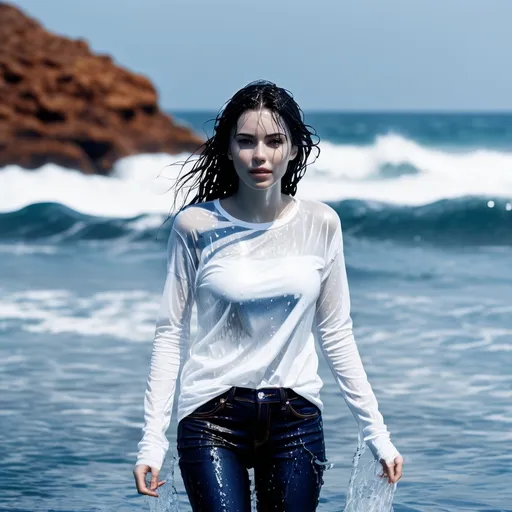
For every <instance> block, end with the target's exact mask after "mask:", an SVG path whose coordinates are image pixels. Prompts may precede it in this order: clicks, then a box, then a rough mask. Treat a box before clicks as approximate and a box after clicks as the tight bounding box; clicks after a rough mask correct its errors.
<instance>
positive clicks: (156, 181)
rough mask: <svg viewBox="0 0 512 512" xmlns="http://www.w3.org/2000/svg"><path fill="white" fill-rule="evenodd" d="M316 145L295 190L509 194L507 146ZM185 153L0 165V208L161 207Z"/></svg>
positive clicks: (396, 196)
mask: <svg viewBox="0 0 512 512" xmlns="http://www.w3.org/2000/svg"><path fill="white" fill-rule="evenodd" d="M321 150H322V153H321V155H320V157H319V158H318V160H317V161H316V162H315V163H314V164H312V165H311V166H310V168H309V169H308V172H307V174H306V176H305V177H304V179H303V182H301V184H299V188H298V196H299V197H302V198H310V199H316V200H324V201H335V200H341V199H349V198H350V199H365V200H378V201H385V202H390V203H395V204H406V205H420V204H427V203H430V202H433V201H436V200H438V199H444V198H456V197H462V196H468V195H474V196H486V197H489V198H497V197H505V198H512V153H506V152H499V151H491V150H484V149H475V150H468V151H465V152H461V151H458V152H448V151H444V150H441V149H436V148H428V147H424V146H421V145H420V144H418V143H416V142H414V141H412V140H409V139H406V138H404V137H401V136H399V135H394V134H389V135H384V136H380V137H378V138H377V139H376V141H375V143H374V144H371V145H366V146H356V145H354V146H350V145H336V144H332V143H329V142H323V143H322V145H321ZM187 156H188V155H185V154H183V155H178V156H170V155H167V154H153V155H138V156H133V157H129V158H125V159H123V160H120V161H119V162H118V163H117V164H116V166H115V168H114V169H113V173H112V175H111V176H110V177H108V178H107V177H103V176H85V175H83V174H81V173H79V172H76V171H70V170H67V169H63V168H61V167H59V166H57V165H53V164H49V165H45V166H44V167H41V168H40V169H38V170H34V171H27V170H24V169H21V168H19V167H17V166H8V167H5V168H4V169H2V170H0V211H1V212H8V211H15V210H18V209H19V208H22V207H24V206H27V205H30V204H33V203H38V202H57V203H61V204H64V205H66V206H68V207H70V208H73V209H74V210H77V211H79V212H81V213H86V214H92V215H100V216H108V217H130V216H135V215H138V214H143V213H162V214H167V213H169V210H170V208H171V206H172V202H173V201H172V200H173V194H172V191H171V192H169V193H164V192H166V191H168V190H169V189H170V188H171V187H172V185H173V184H174V180H175V178H176V177H177V174H178V170H179V168H180V167H179V166H178V165H171V164H176V163H177V162H180V161H184V160H185V158H186V157H187ZM169 166H170V167H169ZM401 166H405V171H402V170H400V169H401ZM389 167H391V168H394V169H395V171H393V173H392V174H390V173H389V172H387V171H386V169H389ZM187 169H190V166H188V167H187V168H186V170H187ZM411 169H412V170H411ZM157 177H158V178H157ZM180 202H181V200H180V198H178V204H180Z"/></svg>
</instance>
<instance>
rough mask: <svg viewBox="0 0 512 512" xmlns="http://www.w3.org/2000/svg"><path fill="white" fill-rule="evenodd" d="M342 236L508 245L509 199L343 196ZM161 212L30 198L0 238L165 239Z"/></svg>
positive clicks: (511, 231) (511, 229)
mask: <svg viewBox="0 0 512 512" xmlns="http://www.w3.org/2000/svg"><path fill="white" fill-rule="evenodd" d="M330 204H331V206H332V207H333V208H334V209H335V210H336V211H337V212H338V215H339V216H340V218H341V219H342V223H343V229H344V233H345V235H346V236H347V237H356V238H367V239H372V240H390V241H397V242H403V243H422V242H427V243H436V244H443V245H468V244H469V245H497V246H503V245H507V246H508V245H512V204H511V203H510V202H507V201H506V200H496V201H490V200H487V199H485V198H479V197H466V198H458V199H446V200H441V201H437V202H435V203H432V204H428V205H424V206H404V205H393V204H385V203H380V202H375V201H361V200H345V201H338V202H334V203H330ZM169 218H170V217H169V216H167V215H162V214H144V215H137V216H135V217H131V218H124V219H123V218H108V217H98V216H92V215H84V214H82V213H79V212H77V211H75V210H72V209H70V208H68V207H66V206H64V205H60V204H55V203H39V204H33V205H30V206H27V207H24V208H21V209H20V210H18V211H15V212H10V213H3V214H0V240H3V241H5V242H9V241H20V240H21V241H25V242H29V241H38V242H44V243H45V244H46V245H48V244H60V243H68V242H75V241H109V240H122V241H124V242H127V243H137V242H158V243H163V242H165V240H166V239H167V236H168V232H169V229H170V225H171V222H165V221H166V219H169Z"/></svg>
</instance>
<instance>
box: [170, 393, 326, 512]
mask: <svg viewBox="0 0 512 512" xmlns="http://www.w3.org/2000/svg"><path fill="white" fill-rule="evenodd" d="M177 444H178V454H179V466H180V470H181V475H182V477H183V481H184V484H185V488H186V490H187V494H188V497H189V500H190V503H191V505H192V510H193V511H194V512H250V511H251V491H250V482H249V475H248V471H247V470H248V468H252V467H253V468H254V479H255V482H254V484H255V491H256V502H257V507H258V511H259V512H271V511H272V512H313V511H314V510H316V507H317V505H318V499H319V495H320V488H321V486H322V484H323V478H322V476H323V472H324V469H325V465H326V459H325V446H324V434H323V425H322V417H321V413H320V410H319V409H318V407H316V406H315V405H314V404H312V403H311V402H309V401H308V400H306V399H305V398H303V397H301V396H299V395H298V394H297V393H295V392H294V391H292V390H291V389H287V388H264V389H258V390H255V389H249V388H240V387H236V388H235V387H232V388H231V389H230V390H229V391H227V392H226V393H223V394H222V395H219V396H218V397H216V398H214V399H212V400H210V401H209V402H207V403H206V404H204V405H202V406H201V407H199V408H198V409H196V410H195V411H194V412H193V413H192V414H190V415H188V416H186V417H185V418H183V419H182V420H181V421H180V423H179V425H178V442H177Z"/></svg>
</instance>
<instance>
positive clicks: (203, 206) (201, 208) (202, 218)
mask: <svg viewBox="0 0 512 512" xmlns="http://www.w3.org/2000/svg"><path fill="white" fill-rule="evenodd" d="M212 211H213V201H206V202H203V203H197V204H190V205H186V206H184V207H183V208H182V209H181V210H180V211H179V212H178V213H177V214H176V215H175V216H174V221H173V229H176V230H177V231H179V232H180V233H182V234H186V233H191V232H194V231H200V229H201V227H202V226H204V225H205V223H207V222H208V221H210V222H211V213H212Z"/></svg>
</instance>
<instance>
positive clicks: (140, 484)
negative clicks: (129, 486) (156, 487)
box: [133, 467, 158, 498]
mask: <svg viewBox="0 0 512 512" xmlns="http://www.w3.org/2000/svg"><path fill="white" fill-rule="evenodd" d="M149 469H150V468H149V467H142V468H136V469H135V470H134V472H133V476H134V477H135V485H136V486H137V492H138V493H139V494H145V495H147V496H154V497H155V498H156V497H158V494H157V493H156V492H155V491H152V490H151V489H148V487H147V485H146V474H147V473H148V472H149V471H148V470H149Z"/></svg>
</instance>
